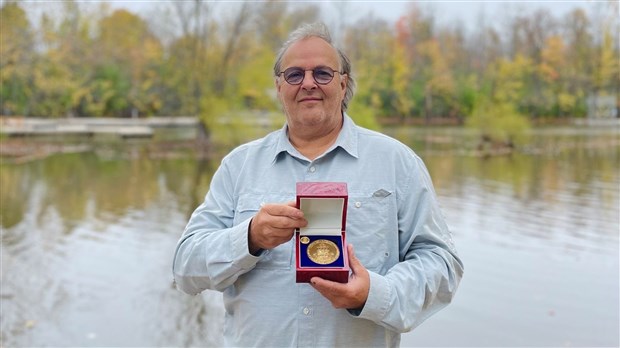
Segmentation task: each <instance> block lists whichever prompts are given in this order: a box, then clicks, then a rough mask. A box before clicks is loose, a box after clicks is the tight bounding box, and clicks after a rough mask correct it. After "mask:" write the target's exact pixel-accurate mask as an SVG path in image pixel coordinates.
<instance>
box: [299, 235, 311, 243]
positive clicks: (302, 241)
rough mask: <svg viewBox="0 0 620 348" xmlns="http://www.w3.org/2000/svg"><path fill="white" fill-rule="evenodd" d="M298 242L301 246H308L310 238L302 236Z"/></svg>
mask: <svg viewBox="0 0 620 348" xmlns="http://www.w3.org/2000/svg"><path fill="white" fill-rule="evenodd" d="M299 241H300V242H301V244H308V243H310V238H308V237H306V236H304V237H301V238H299Z"/></svg>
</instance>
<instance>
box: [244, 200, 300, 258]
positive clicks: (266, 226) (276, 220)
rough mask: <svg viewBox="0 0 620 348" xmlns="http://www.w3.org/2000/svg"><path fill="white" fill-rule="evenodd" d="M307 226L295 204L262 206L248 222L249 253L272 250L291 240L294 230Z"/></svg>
mask: <svg viewBox="0 0 620 348" xmlns="http://www.w3.org/2000/svg"><path fill="white" fill-rule="evenodd" d="M307 224H308V222H307V221H306V219H304V213H303V212H302V211H301V210H299V209H297V208H296V207H295V202H289V203H286V204H264V205H262V206H261V208H260V210H259V211H258V213H256V215H255V216H254V218H252V221H251V222H250V230H249V232H248V246H249V249H250V250H249V251H250V253H251V254H253V255H255V254H256V253H257V252H258V251H259V250H261V249H273V248H275V247H277V246H278V245H280V244H283V243H286V242H288V241H289V240H291V238H293V233H294V232H295V229H296V228H301V227H305V226H306V225H307Z"/></svg>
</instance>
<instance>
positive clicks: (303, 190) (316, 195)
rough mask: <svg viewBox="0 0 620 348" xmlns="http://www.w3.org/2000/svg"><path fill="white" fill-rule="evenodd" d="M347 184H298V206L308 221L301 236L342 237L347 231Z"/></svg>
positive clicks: (301, 231)
mask: <svg viewBox="0 0 620 348" xmlns="http://www.w3.org/2000/svg"><path fill="white" fill-rule="evenodd" d="M347 198H348V197H347V186H346V183H333V182H325V183H316V182H314V183H312V182H303V183H298V184H297V205H298V206H299V209H301V211H303V212H304V217H305V218H306V220H307V221H308V225H307V226H306V227H303V228H300V229H299V232H300V234H301V235H340V234H342V232H344V231H345V230H346V214H347V213H346V212H347Z"/></svg>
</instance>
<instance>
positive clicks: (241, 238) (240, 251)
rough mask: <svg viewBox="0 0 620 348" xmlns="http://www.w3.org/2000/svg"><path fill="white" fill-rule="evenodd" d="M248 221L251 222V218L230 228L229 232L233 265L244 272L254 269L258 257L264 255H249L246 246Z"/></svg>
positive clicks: (248, 249)
mask: <svg viewBox="0 0 620 348" xmlns="http://www.w3.org/2000/svg"><path fill="white" fill-rule="evenodd" d="M250 221H252V219H251V218H250V219H247V220H246V221H244V222H242V223H240V224H239V225H237V226H234V227H232V228H231V231H230V244H231V246H232V248H231V250H232V253H233V255H232V257H233V265H235V266H236V267H238V268H240V269H244V270H250V269H252V268H254V266H255V265H256V263H257V262H258V260H260V256H262V255H264V254H265V253H264V252H263V253H261V254H260V255H259V256H254V255H252V254H250V248H249V246H248V228H249V227H250Z"/></svg>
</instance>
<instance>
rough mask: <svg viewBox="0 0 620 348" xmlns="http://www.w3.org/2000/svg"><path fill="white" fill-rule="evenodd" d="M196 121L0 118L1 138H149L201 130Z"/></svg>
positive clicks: (165, 118) (151, 118)
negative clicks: (162, 131) (158, 131)
mask: <svg viewBox="0 0 620 348" xmlns="http://www.w3.org/2000/svg"><path fill="white" fill-rule="evenodd" d="M200 124H201V123H200V120H199V119H198V118H196V117H150V118H107V117H106V118H59V119H47V118H31V117H0V134H4V135H7V136H37V135H60V136H62V135H84V136H92V135H96V134H112V135H118V136H119V137H121V138H150V137H152V136H153V132H154V129H155V128H176V127H188V128H191V127H199V126H200Z"/></svg>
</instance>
